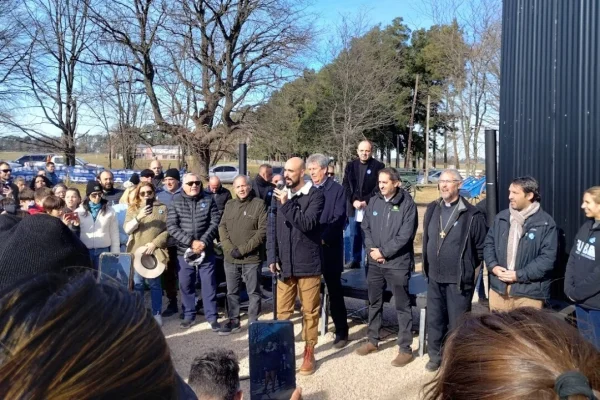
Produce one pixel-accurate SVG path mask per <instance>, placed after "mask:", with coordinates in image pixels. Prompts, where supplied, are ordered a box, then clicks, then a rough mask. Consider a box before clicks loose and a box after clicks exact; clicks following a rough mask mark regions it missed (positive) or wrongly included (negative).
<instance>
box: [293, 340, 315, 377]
mask: <svg viewBox="0 0 600 400" xmlns="http://www.w3.org/2000/svg"><path fill="white" fill-rule="evenodd" d="M316 366H317V361H316V360H315V346H312V345H310V344H307V345H306V347H305V348H304V360H303V361H302V366H301V367H300V371H298V373H299V374H300V375H312V374H314V373H315V368H316Z"/></svg>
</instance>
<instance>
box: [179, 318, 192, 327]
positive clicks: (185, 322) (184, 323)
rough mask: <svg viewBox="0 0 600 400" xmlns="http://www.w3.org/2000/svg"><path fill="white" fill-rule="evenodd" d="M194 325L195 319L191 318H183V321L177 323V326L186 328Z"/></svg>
mask: <svg viewBox="0 0 600 400" xmlns="http://www.w3.org/2000/svg"><path fill="white" fill-rule="evenodd" d="M194 325H196V320H194V319H192V320H189V319H184V320H183V321H181V324H179V327H180V328H181V329H188V328H191V327H192V326H194Z"/></svg>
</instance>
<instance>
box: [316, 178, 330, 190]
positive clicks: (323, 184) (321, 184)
mask: <svg viewBox="0 0 600 400" xmlns="http://www.w3.org/2000/svg"><path fill="white" fill-rule="evenodd" d="M327 179H329V178H328V177H325V180H324V181H323V182H321V183H319V184H318V185H317V184H316V183H315V184H314V187H316V188H317V189H319V188H322V187H323V186H325V184H326V183H327Z"/></svg>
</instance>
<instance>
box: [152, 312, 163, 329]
mask: <svg viewBox="0 0 600 400" xmlns="http://www.w3.org/2000/svg"><path fill="white" fill-rule="evenodd" d="M154 320H155V321H156V323H157V324H158V326H160V327H161V328H162V326H163V322H162V316H161V315H160V314H156V315H155V316H154Z"/></svg>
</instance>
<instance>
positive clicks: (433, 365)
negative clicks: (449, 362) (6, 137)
mask: <svg viewBox="0 0 600 400" xmlns="http://www.w3.org/2000/svg"><path fill="white" fill-rule="evenodd" d="M425 369H426V370H427V371H429V372H435V371H437V370H438V369H440V364H438V363H436V362H433V361H428V362H427V365H425Z"/></svg>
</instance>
